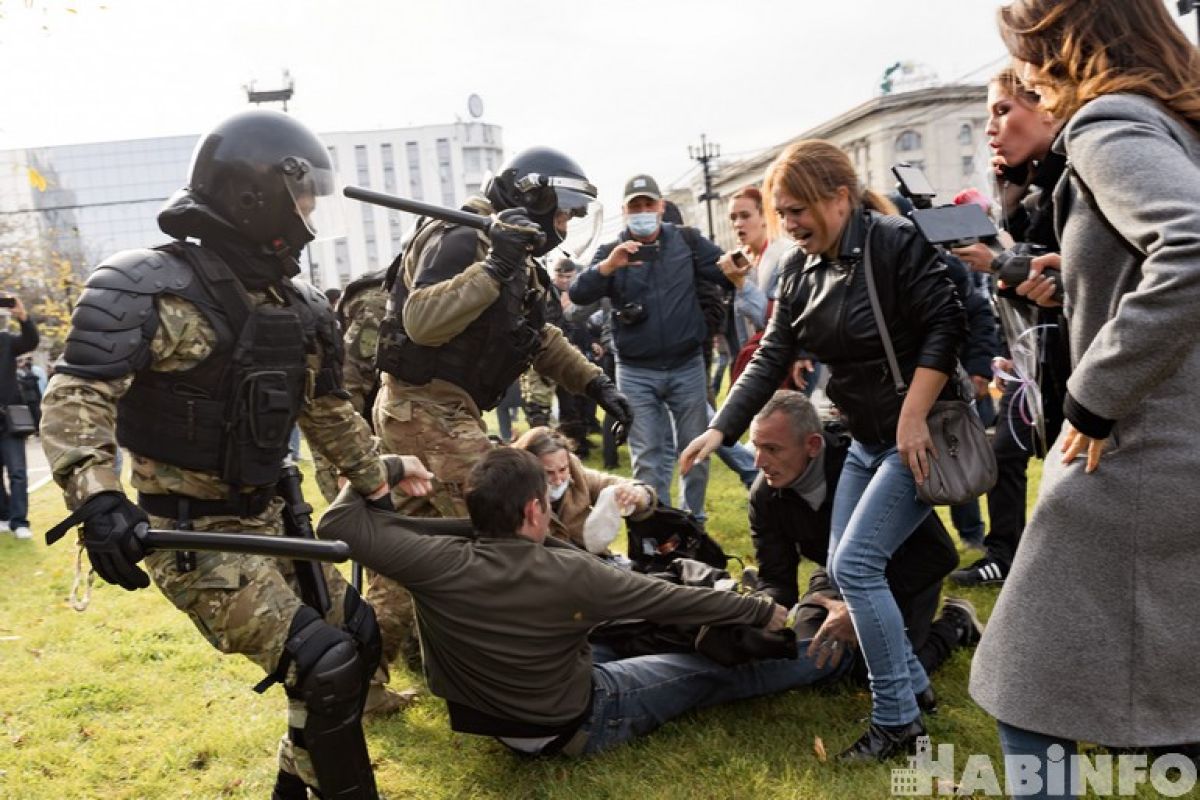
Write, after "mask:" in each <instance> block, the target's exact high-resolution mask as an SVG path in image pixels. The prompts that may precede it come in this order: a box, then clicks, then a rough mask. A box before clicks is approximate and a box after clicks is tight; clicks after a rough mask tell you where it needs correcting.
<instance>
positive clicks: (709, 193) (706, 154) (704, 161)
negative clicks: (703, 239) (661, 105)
mask: <svg viewBox="0 0 1200 800" xmlns="http://www.w3.org/2000/svg"><path fill="white" fill-rule="evenodd" d="M720 157H721V145H719V144H714V143H711V142H709V141H708V140H707V139H706V138H705V136H704V134H703V133H702V134H700V146H699V147H692V145H690V144H689V145H688V158H690V159H693V160H695V161H699V162H700V166H701V167H702V168H703V169H704V194H702V195H700V199H701V200H703V201H704V207H705V209H706V210H707V211H708V238H709V239H715V238H716V237H715V235H714V231H713V215H712V201H713V200H719V199H720V198H719V197H718V196H717V195H716V194H713V190H712V175H711V174H710V173H709V171H708V162H710V161H712V160H713V159H716V158H720Z"/></svg>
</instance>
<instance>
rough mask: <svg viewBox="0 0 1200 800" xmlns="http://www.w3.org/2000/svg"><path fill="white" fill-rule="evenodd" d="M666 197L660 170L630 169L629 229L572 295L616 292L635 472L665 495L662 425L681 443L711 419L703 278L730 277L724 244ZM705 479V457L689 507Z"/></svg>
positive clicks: (689, 492)
mask: <svg viewBox="0 0 1200 800" xmlns="http://www.w3.org/2000/svg"><path fill="white" fill-rule="evenodd" d="M663 207H664V206H663V199H662V193H661V192H660V191H659V189H658V184H657V183H656V182H655V180H654V179H653V178H651V177H650V176H649V175H635V176H634V177H632V178H630V179H629V181H628V182H626V184H625V194H624V201H623V209H624V211H625V230H623V231H622V232H621V235H620V236H619V237H618V238H617V239H616V241H612V242H608V243H606V244H604V245H602V246H601V247H600V248H599V249H598V250H597V251H596V254H595V255H594V256H593V257H592V264H591V266H590V267H589V268H588V269H587V270H585V271H584V272H583V273H582V274H581V275H580V276H579V277H577V278H576V279H575V281H574V282H573V283H572V284H571V289H570V296H571V300H572V301H573V302H575V303H576V304H578V305H587V304H589V303H594V302H596V301H598V300H600V298H602V297H609V298H611V300H612V306H613V311H612V315H613V320H614V323H613V335H614V340H615V344H616V359H617V386H618V387H619V388H620V390H621V391H622V392H624V393H625V394H626V395H627V396H628V397H629V401H630V402H631V403H632V404H633V425H632V426H631V427H630V431H629V450H630V453H631V455H632V457H633V475H634V477H635V478H636V479H637V480H639V481H641V482H642V483H645V484H647V485H649V486H651V487H653V488H654V490H655V491H656V492H657V493H658V496H659V498H661V499H662V500H663V501H664V502H668V501H669V498H670V496H671V474H672V470H673V467H674V461H675V458H674V455H675V454H674V453H669V452H667V449H668V447H667V444H666V441H665V440H666V439H667V437H666V436H664V433H663V432H664V431H666V430H669V429H670V426H671V419H674V423H675V437H676V438H675V442H676V444H675V449H676V450H678V449H679V448H680V447H682V445H683V444H684V443H686V442H690V441H691V440H692V439H694V438H696V437H697V436H699V435H700V434H701V433H703V432H704V429H705V427H706V426H707V425H708V410H707V408H706V403H705V400H706V395H705V389H706V386H707V384H708V381H707V373H706V371H705V367H704V356H703V349H704V348H705V347H706V346H708V343H709V341H710V339H709V336H708V328H707V325H706V323H705V319H704V314H703V312H702V310H701V302H700V296H699V291H698V287H699V285H700V284H701V283H702V282H706V283H708V284H716V285H718V286H719V287H721V288H722V289H725V290H726V291H728V290H729V289H730V288H732V284H730V282H729V281H728V279H727V278H726V277H725V276H724V274H722V272H721V270H720V268H719V267H718V266H717V259H719V258H720V257H721V250H720V248H718V247H717V246H716V245H715V244H713V243H712V242H710V241H709V240H708V239H705V238H704V237H703V236H701V235H700V234H699V233H698V232H697V231H696V230H695V229H694V228H687V227H683V226H676V225H672V224H671V223H669V222H663ZM668 414H669V417H668ZM707 487H708V465H707V464H705V465H701V468H699V469H696V470H693V471H692V472H691V473H690V474H689V475H687V476H686V477H685V478H684V479H683V494H684V502H685V503H686V507H687V509H688V510H689V511H691V512H692V513H693V514H695V515H696V516H697V517H699V518H703V516H704V495H705V492H706V490H707Z"/></svg>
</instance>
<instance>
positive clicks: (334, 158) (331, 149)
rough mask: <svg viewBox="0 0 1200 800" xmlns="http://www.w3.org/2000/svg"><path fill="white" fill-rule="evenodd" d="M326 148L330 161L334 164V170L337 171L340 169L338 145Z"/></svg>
mask: <svg viewBox="0 0 1200 800" xmlns="http://www.w3.org/2000/svg"><path fill="white" fill-rule="evenodd" d="M325 149H326V150H328V151H329V163H330V164H333V171H334V172H337V171H338V160H337V148H336V147H327V148H325Z"/></svg>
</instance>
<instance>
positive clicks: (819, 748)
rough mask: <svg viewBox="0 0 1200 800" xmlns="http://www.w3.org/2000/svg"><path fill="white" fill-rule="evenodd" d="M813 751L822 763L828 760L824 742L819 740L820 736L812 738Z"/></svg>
mask: <svg viewBox="0 0 1200 800" xmlns="http://www.w3.org/2000/svg"><path fill="white" fill-rule="evenodd" d="M813 752H814V753H816V754H817V761H820V762H821V763H822V764H823V763H825V762H826V761H828V760H829V754H828V753H826V752H825V743H824V742H823V741H821V737H820V736H817V737H815V738H814V739H813Z"/></svg>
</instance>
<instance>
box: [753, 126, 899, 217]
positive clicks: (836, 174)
mask: <svg viewBox="0 0 1200 800" xmlns="http://www.w3.org/2000/svg"><path fill="white" fill-rule="evenodd" d="M842 186H845V187H846V188H847V189H848V190H849V191H850V203H851V205H856V204H862V205H864V206H866V207H867V208H871V209H874V210H876V211H878V212H879V213H881V214H896V213H898V212H897V211H896V206H894V205H893V204H892V202H891V201H890V200H888V199H887V198H886V197H884V196H883V195H881V194H878V193H877V192H873V191H871V190H870V189H864V188H862V187H861V184H860V183H859V181H858V174H857V173H856V172H855V171H854V165H853V164H851V163H850V157H849V156H848V155H846V153H845V152H843V151H842V149H841V148H840V147H838V146H837V145H836V144H834V143H833V142H827V141H825V140H824V139H801V140H800V141H798V142H792V143H791V144H790V145H788V146H787V147H785V148H784V150H783V152H782V153H780V154H779V156H778V157H777V158H776V159H775V160H774V161H773V162H771V166H769V167H767V174H766V176H765V177H764V178H763V191H762V194H763V199H764V200H765V201H766V213H767V225H768V227H769V228H770V231H771V235H772V236H778V235H779V232H780V231H779V217H778V214H777V213H776V211H777V210H776V208H775V192H776V190H778V189H782V190H783V191H784V192H786V193H787V194H788V195H790V196H791V197H793V198H794V199H795V200H797V201H799V202H801V203H803V204H804V205H806V206H812V205H815V204H817V203H819V202H821V201H823V200H828V199H830V198H831V197H833V196H834V195H836V194H837V190H838V188H839V187H842ZM816 223H817V226H818V227H819V228H820V227H823V226H824V225H825V220H824V218H823V217H822V215H820V214H817V215H816ZM820 233H821V236H822V237H825V236H827V235H828V233H829V232H828V231H826V230H821V232H820Z"/></svg>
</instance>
